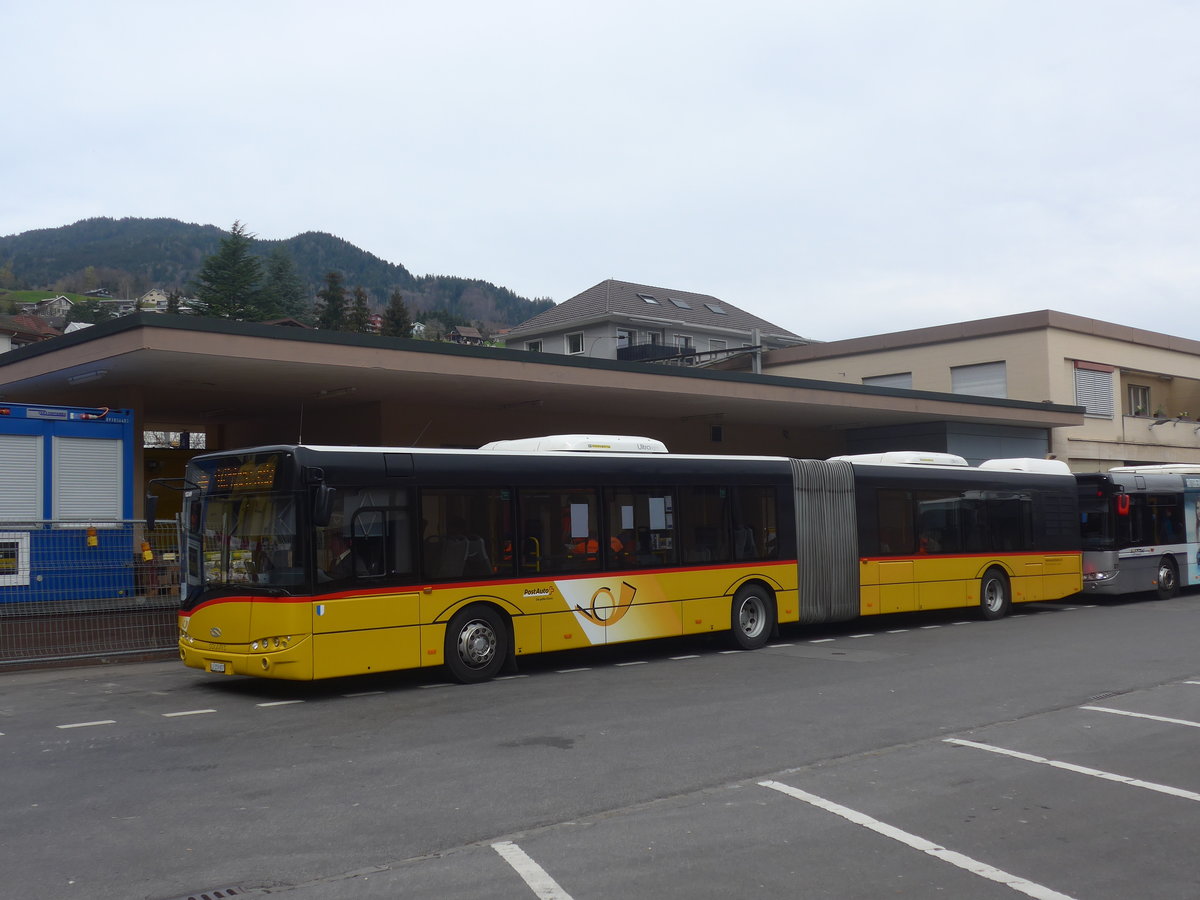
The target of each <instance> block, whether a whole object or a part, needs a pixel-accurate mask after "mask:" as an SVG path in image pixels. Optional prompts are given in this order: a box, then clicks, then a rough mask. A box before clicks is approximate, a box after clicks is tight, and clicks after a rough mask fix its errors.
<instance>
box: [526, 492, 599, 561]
mask: <svg viewBox="0 0 1200 900" xmlns="http://www.w3.org/2000/svg"><path fill="white" fill-rule="evenodd" d="M517 499H518V504H519V507H520V511H521V521H522V523H523V526H522V530H521V535H520V543H519V547H520V550H519V566H520V570H521V571H522V572H524V573H528V574H535V573H538V574H540V573H555V572H576V571H580V570H585V571H586V570H590V569H599V568H600V561H601V559H600V557H601V554H600V528H599V514H598V509H599V498H598V497H597V496H596V491H594V490H592V489H590V488H525V489H522V490H520V491H518V494H517Z"/></svg>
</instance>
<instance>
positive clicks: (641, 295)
mask: <svg viewBox="0 0 1200 900" xmlns="http://www.w3.org/2000/svg"><path fill="white" fill-rule="evenodd" d="M638 296H639V297H641V298H642V299H643V300H645V301H646V302H647V303H653V304H655V305H656V306H657V305H658V301H657V300H655V299H654V298H653V297H651V296H650V295H649V294H638Z"/></svg>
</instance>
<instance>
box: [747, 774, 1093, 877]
mask: <svg viewBox="0 0 1200 900" xmlns="http://www.w3.org/2000/svg"><path fill="white" fill-rule="evenodd" d="M759 784H760V785H762V786H763V787H765V788H770V789H771V790H773V791H779V792H780V793H782V794H787V795H788V796H789V797H794V798H796V799H797V800H803V801H804V802H805V803H808V804H811V805H812V806H815V807H817V808H818V809H823V810H825V811H826V812H831V813H833V814H834V815H837V816H841V817H842V818H843V819H846V820H847V821H850V822H853V823H854V824H855V825H861V826H863V827H864V828H869V829H870V830H871V831H874V832H875V833H876V834H882V835H883V836H884V837H889V838H891V839H892V840H894V841H899V842H900V843H902V844H904V845H906V846H908V847H912V848H913V849H914V850H920V851H921V852H922V853H928V854H929V855H930V856H932V857H933V858H934V859H940V860H941V861H942V862H948V863H950V865H952V866H957V867H958V868H960V869H964V870H966V871H968V872H970V873H971V874H972V875H978V876H979V877H980V878H986V879H988V880H989V881H995V882H997V883H998V884H1003V885H1004V886H1006V887H1010V888H1012V889H1013V890H1014V891H1019V892H1021V893H1022V894H1025V895H1027V896H1029V897H1035V898H1037V900H1072V898H1071V897H1070V896H1068V895H1067V894H1060V893H1059V892H1058V891H1055V890H1051V889H1050V888H1048V887H1044V886H1043V885H1040V884H1036V883H1035V882H1032V881H1029V880H1028V879H1025V878H1021V877H1020V876H1019V875H1010V874H1009V873H1008V872H1005V871H1003V870H1001V869H997V868H995V867H994V866H989V865H988V864H987V863H982V862H979V861H978V860H974V859H971V857H969V856H964V855H963V854H961V853H958V852H956V851H954V850H947V849H946V848H945V847H942V846H940V845H938V844H935V843H933V842H932V841H928V840H926V839H925V838H923V837H918V836H917V835H915V834H910V833H909V832H907V831H902V830H901V829H899V828H896V827H895V826H893V825H888V824H887V823H886V822H880V821H879V820H878V819H874V818H872V817H871V816H868V815H866V814H865V813H860V812H858V811H857V810H853V809H850V808H849V807H847V806H842V805H841V804H839V803H834V802H833V801H831V800H826V799H824V798H823V797H818V796H817V795H815V794H810V793H808V792H807V791H802V790H799V789H798V788H794V787H791V786H790V785H786V784H781V783H780V782H778V781H760V782H759Z"/></svg>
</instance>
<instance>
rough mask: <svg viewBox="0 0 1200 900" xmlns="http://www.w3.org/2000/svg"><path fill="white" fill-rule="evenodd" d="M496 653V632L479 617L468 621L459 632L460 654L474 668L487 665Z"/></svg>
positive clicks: (460, 657)
mask: <svg viewBox="0 0 1200 900" xmlns="http://www.w3.org/2000/svg"><path fill="white" fill-rule="evenodd" d="M495 655H496V632H494V631H493V630H492V629H491V627H490V626H489V625H488V624H487V623H486V622H481V621H479V620H478V619H476V620H475V621H472V622H468V623H467V624H466V625H464V626H463V628H462V630H461V631H460V632H459V633H458V656H459V659H461V660H462V661H463V662H464V663H466V664H467V665H469V666H472V667H473V668H481V667H483V666H486V665H487V664H488V663H489V662H490V661H491V660H492V657H493V656H495Z"/></svg>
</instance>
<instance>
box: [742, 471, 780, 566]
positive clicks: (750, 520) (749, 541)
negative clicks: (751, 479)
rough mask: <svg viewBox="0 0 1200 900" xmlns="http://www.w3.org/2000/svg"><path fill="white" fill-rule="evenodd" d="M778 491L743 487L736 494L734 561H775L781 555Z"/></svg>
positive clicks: (766, 488)
mask: <svg viewBox="0 0 1200 900" xmlns="http://www.w3.org/2000/svg"><path fill="white" fill-rule="evenodd" d="M775 511H776V504H775V488H773V487H739V488H735V491H734V505H733V557H734V559H774V558H775V557H776V555H777V554H778V552H779V548H778V546H777V541H776V540H775V535H776V534H777V528H776V521H775V515H776V513H775Z"/></svg>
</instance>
